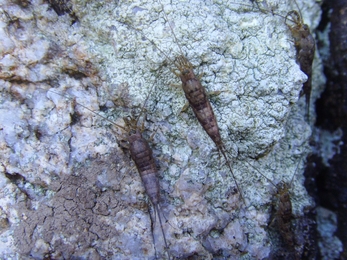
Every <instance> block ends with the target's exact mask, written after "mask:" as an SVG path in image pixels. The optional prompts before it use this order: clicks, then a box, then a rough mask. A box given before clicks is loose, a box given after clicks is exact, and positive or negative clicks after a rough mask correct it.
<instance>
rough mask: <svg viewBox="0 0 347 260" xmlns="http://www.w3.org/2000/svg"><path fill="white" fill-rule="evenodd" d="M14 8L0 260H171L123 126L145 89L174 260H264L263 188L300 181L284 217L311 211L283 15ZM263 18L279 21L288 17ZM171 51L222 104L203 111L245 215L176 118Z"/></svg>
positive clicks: (215, 5) (177, 7)
mask: <svg viewBox="0 0 347 260" xmlns="http://www.w3.org/2000/svg"><path fill="white" fill-rule="evenodd" d="M17 2H18V1H2V3H1V8H2V9H3V10H4V11H5V12H2V13H1V23H0V36H3V37H2V38H4V39H5V40H4V41H2V42H1V43H0V44H1V46H0V49H1V56H0V64H1V70H0V88H1V97H0V106H1V107H0V111H1V113H0V124H1V135H0V145H1V149H2V153H1V155H0V156H1V166H0V167H1V175H0V185H1V194H0V196H1V202H0V207H1V212H0V213H1V214H0V225H1V229H0V238H1V241H2V245H1V250H0V251H1V257H3V258H15V257H19V258H21V257H32V258H43V257H51V258H54V259H63V258H71V257H82V258H89V259H105V258H109V259H126V258H132V259H154V258H155V257H156V255H157V256H158V258H165V257H166V253H165V248H164V243H163V242H162V235H161V232H160V229H159V226H158V223H157V222H158V221H157V220H156V221H155V223H154V230H153V232H152V228H151V220H153V222H154V219H153V218H152V219H151V217H150V216H151V215H153V214H152V213H153V210H152V208H151V206H150V204H149V202H148V199H147V197H146V194H145V191H144V188H143V186H142V183H141V179H140V176H139V175H138V173H137V172H136V169H135V168H134V163H133V162H132V161H131V160H130V157H129V152H128V151H127V149H126V145H127V144H126V139H125V138H124V133H123V130H122V128H120V127H119V125H120V126H124V121H123V119H122V118H123V117H124V116H131V115H135V116H136V115H138V114H139V113H140V112H139V111H140V109H139V108H141V107H142V106H143V105H144V103H145V100H146V98H147V96H148V94H149V91H150V90H151V89H152V86H154V90H153V91H152V92H151V93H150V95H149V98H148V100H147V102H146V104H145V114H146V115H145V116H143V117H141V119H140V124H141V123H142V121H143V120H144V126H145V131H144V136H146V137H147V138H148V139H150V136H152V135H153V134H154V135H153V137H152V139H151V141H150V143H151V146H152V148H153V152H154V155H155V158H156V160H157V164H158V166H159V168H160V171H159V172H160V176H159V178H160V186H161V196H162V202H161V205H160V206H161V207H160V208H161V212H162V214H163V216H164V217H165V218H166V219H167V221H165V223H164V225H163V229H164V232H165V234H166V238H167V241H168V246H169V248H168V251H169V252H170V255H171V256H173V257H176V258H187V257H190V256H198V257H199V258H203V259H212V258H218V257H226V258H234V259H237V258H242V259H263V258H266V257H268V256H269V255H270V253H271V250H273V246H272V242H271V237H269V235H268V224H269V222H270V215H271V207H272V202H273V201H274V200H275V199H276V198H275V197H274V194H275V193H276V188H275V187H274V186H273V184H272V183H271V182H273V183H274V184H277V183H279V182H281V181H284V182H288V183H289V182H291V179H292V176H293V174H294V173H296V175H295V177H294V181H293V183H292V185H291V190H290V191H291V197H292V201H293V215H294V216H296V217H300V216H301V215H302V214H303V209H304V208H307V207H310V206H312V201H311V200H310V198H309V197H308V195H307V193H306V191H305V189H304V188H303V185H302V183H303V177H302V174H301V173H302V170H303V167H304V162H303V160H302V158H304V157H305V155H306V154H307V153H308V150H309V148H308V144H307V141H308V139H309V137H310V134H311V131H310V126H309V124H308V123H306V122H305V120H304V113H305V112H304V111H305V110H304V107H305V106H304V104H303V103H304V102H302V100H299V103H298V96H299V92H300V90H301V87H302V83H303V82H304V81H305V80H306V76H305V74H304V73H302V72H301V71H300V69H299V66H298V65H297V64H296V63H295V48H294V46H293V44H292V40H291V36H290V32H289V31H288V28H287V27H286V25H285V24H284V21H283V18H282V17H280V16H272V15H269V14H267V13H264V12H261V11H259V9H258V8H257V7H256V6H254V7H252V6H248V5H241V4H242V3H233V2H228V3H226V2H225V1H214V2H204V3H202V2H201V1H191V2H182V1H181V2H177V3H168V2H164V1H163V5H164V10H163V8H162V5H161V4H160V2H155V3H153V1H148V2H146V1H130V2H129V1H127V2H122V1H120V2H119V1H81V0H73V1H70V2H69V1H62V2H64V4H66V2H69V8H71V9H67V10H68V12H66V13H64V12H63V14H62V13H60V14H59V15H58V14H57V13H56V11H54V10H55V9H54V8H53V7H52V4H51V1H49V3H50V4H48V3H47V2H46V1H40V0H31V1H28V3H29V4H28V5H25V6H23V5H19V4H18V3H17ZM53 2H54V1H53ZM57 2H59V1H56V3H55V4H57ZM265 6H266V7H267V8H269V9H273V10H274V11H275V12H277V13H279V14H282V15H285V14H286V12H287V11H288V10H291V9H293V8H295V6H294V5H293V6H288V4H287V3H285V2H284V1H268V2H267V4H266V5H265ZM302 11H303V13H304V19H305V21H306V22H307V23H308V24H309V25H310V26H311V27H315V26H316V25H317V22H318V21H317V19H318V17H319V7H318V6H317V5H316V4H315V3H314V1H309V2H307V3H305V5H304V6H303V9H302ZM164 12H165V14H166V15H164ZM124 23H127V24H130V25H131V26H127V25H125V24H124ZM169 23H170V25H171V26H172V28H173V30H174V33H175V34H173V33H172V32H171V30H170V26H169ZM135 28H136V30H135ZM176 39H177V42H176ZM150 41H153V43H154V44H155V45H154V44H152V43H151V42H150ZM159 49H160V50H159ZM180 51H182V52H183V53H184V54H185V55H186V56H187V58H188V59H189V60H190V61H191V62H192V63H193V65H194V66H195V67H196V69H195V71H196V72H197V74H200V75H202V77H201V82H202V84H203V85H204V86H205V87H206V89H207V90H208V91H209V92H213V91H220V94H219V95H218V96H211V102H212V106H213V108H214V111H215V114H216V117H217V120H218V123H219V127H220V130H221V134H222V138H223V140H224V142H225V146H226V147H227V149H228V151H229V157H230V160H231V161H232V164H233V166H232V167H233V170H234V174H235V176H236V179H237V180H236V181H237V182H238V184H239V186H240V187H241V189H242V194H243V196H244V198H245V202H243V201H242V200H241V199H240V191H238V190H237V188H236V185H235V180H234V179H233V178H232V177H231V174H230V172H229V170H228V168H227V167H226V165H225V162H224V160H223V159H222V158H221V157H220V156H219V155H218V152H217V150H216V147H215V145H214V143H213V142H212V141H211V140H210V138H209V137H208V136H207V134H206V133H205V132H204V131H203V129H202V128H201V126H200V125H199V123H198V122H197V120H196V119H195V118H194V115H193V113H192V111H191V110H190V109H188V110H187V111H184V112H181V109H182V107H183V106H184V104H185V102H186V101H185V98H184V95H183V91H182V90H181V89H180V88H175V87H173V86H172V85H174V84H179V80H178V78H177V77H176V76H175V75H174V74H173V73H172V72H171V70H172V69H174V66H173V62H172V61H173V60H174V58H175V56H176V55H178V54H179V53H180ZM162 52H164V53H165V54H163V53H162ZM315 68H316V69H317V70H319V69H320V67H319V63H317V62H316V65H315ZM316 74H317V73H316ZM314 77H315V76H314ZM320 81H321V78H320V77H318V76H316V77H315V78H314V80H313V82H314V84H316V85H319V84H321V83H320ZM62 95H65V96H62ZM317 95H318V94H317V93H316V92H314V93H313V94H312V99H314V98H315V97H317ZM301 103H302V104H301ZM85 107H87V108H88V109H86V108H85ZM90 110H92V111H95V112H97V113H99V114H101V115H102V116H98V115H97V114H94V113H92V112H91V111H90ZM312 114H313V113H311V115H312ZM112 122H114V123H116V124H117V125H118V126H117V125H115V124H112ZM264 176H266V177H264ZM269 180H271V182H270V181H269ZM152 234H153V236H152ZM153 238H154V240H153ZM154 245H155V246H154Z"/></svg>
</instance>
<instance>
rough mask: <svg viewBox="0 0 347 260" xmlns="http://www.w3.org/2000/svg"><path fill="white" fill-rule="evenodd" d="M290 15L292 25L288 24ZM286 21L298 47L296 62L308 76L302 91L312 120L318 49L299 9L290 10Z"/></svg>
mask: <svg viewBox="0 0 347 260" xmlns="http://www.w3.org/2000/svg"><path fill="white" fill-rule="evenodd" d="M288 17H291V19H290V21H292V22H293V24H292V25H290V24H288V23H287V22H288V21H289V19H288ZM285 22H286V24H287V26H288V28H289V30H290V31H291V33H292V36H293V38H294V45H295V48H296V62H297V63H298V64H299V66H300V69H301V70H302V72H304V73H305V74H306V76H307V81H306V82H305V83H304V85H303V89H302V93H301V94H300V95H301V96H302V95H305V98H306V109H307V118H308V120H310V99H311V90H312V63H313V58H314V53H315V49H316V43H315V40H314V38H313V36H312V34H311V33H310V28H309V27H308V25H307V24H304V21H303V19H302V16H301V14H299V12H298V11H295V10H292V11H290V12H288V14H287V15H286V17H285Z"/></svg>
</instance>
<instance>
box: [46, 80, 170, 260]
mask: <svg viewBox="0 0 347 260" xmlns="http://www.w3.org/2000/svg"><path fill="white" fill-rule="evenodd" d="M153 86H154V85H153ZM49 92H52V93H55V94H57V95H61V96H64V97H65V95H62V94H60V93H57V92H55V91H52V90H50V91H49ZM150 93H151V91H150ZM148 97H149V95H148V96H147V98H146V100H145V102H144V105H143V107H142V109H141V114H142V112H143V110H144V106H145V104H146V102H147V100H148ZM75 102H76V101H75ZM76 104H78V105H79V106H82V107H83V108H85V109H86V110H88V111H90V112H92V113H93V114H96V115H98V116H100V117H101V118H103V119H104V120H106V121H108V122H110V123H111V124H113V125H115V126H116V127H118V128H121V129H122V130H124V131H126V133H127V136H126V141H127V142H128V145H129V151H130V156H131V158H132V160H133V161H134V163H135V165H136V168H137V171H138V173H139V174H140V177H141V180H142V183H143V186H144V188H145V191H146V193H147V195H148V197H149V199H150V201H151V203H152V205H153V209H154V219H155V218H156V216H158V219H159V224H160V229H161V232H162V234H163V238H164V243H165V247H166V251H167V255H168V258H169V259H170V253H169V251H168V245H167V241H166V236H165V232H164V229H163V224H162V220H161V216H160V213H161V211H160V206H159V202H160V185H159V180H158V170H157V167H156V164H155V160H154V157H153V151H152V149H151V147H150V145H149V144H148V141H147V140H146V139H145V138H144V137H143V135H142V132H143V131H144V124H142V126H141V127H139V126H138V121H139V119H140V117H141V114H140V115H139V116H138V118H137V119H134V118H130V119H129V118H123V120H124V121H125V123H126V127H123V126H121V125H118V124H116V123H114V122H112V121H111V120H109V119H108V118H106V117H104V116H102V115H100V114H98V113H96V112H95V111H93V110H91V109H89V108H88V107H86V106H84V105H82V104H80V103H78V102H76ZM152 225H153V220H152ZM152 234H153V231H152ZM153 240H154V235H153ZM155 250H156V249H155ZM156 254H157V252H156Z"/></svg>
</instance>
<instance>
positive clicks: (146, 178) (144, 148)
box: [129, 133, 159, 205]
mask: <svg viewBox="0 0 347 260" xmlns="http://www.w3.org/2000/svg"><path fill="white" fill-rule="evenodd" d="M129 143H130V154H131V158H132V159H133V161H134V162H135V165H136V168H137V171H138V172H139V174H140V176H141V179H142V182H143V185H144V187H145V190H146V193H147V195H148V196H149V198H150V200H151V201H152V203H153V204H154V205H157V204H158V203H159V181H158V176H157V167H156V165H155V162H154V158H153V155H152V149H151V148H150V147H149V144H148V142H147V141H146V140H145V139H144V138H143V137H142V136H141V134H140V133H136V134H134V135H132V136H130V137H129Z"/></svg>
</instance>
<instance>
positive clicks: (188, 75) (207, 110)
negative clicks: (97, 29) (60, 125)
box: [121, 4, 244, 201]
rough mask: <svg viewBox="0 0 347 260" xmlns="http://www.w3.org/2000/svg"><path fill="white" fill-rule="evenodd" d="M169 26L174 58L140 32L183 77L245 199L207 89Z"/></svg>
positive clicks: (190, 98)
mask: <svg viewBox="0 0 347 260" xmlns="http://www.w3.org/2000/svg"><path fill="white" fill-rule="evenodd" d="M161 6H162V9H163V10H164V6H163V5H162V4H161ZM164 15H165V19H166V20H167V21H169V19H168V17H167V15H166V13H165V11H164ZM121 23H122V24H124V25H125V26H127V27H129V28H131V29H133V30H135V31H137V32H139V30H137V29H136V28H134V27H133V26H132V25H130V24H128V23H124V22H121ZM169 26H170V30H171V32H172V34H173V37H174V41H175V43H176V44H177V46H178V48H179V50H180V54H179V55H178V56H177V57H176V58H175V59H174V60H172V59H171V58H169V57H168V55H167V54H166V53H165V52H164V51H163V50H161V49H160V48H159V47H158V46H157V45H156V44H155V43H154V42H153V41H152V40H151V39H149V38H147V36H146V35H144V33H142V32H140V33H141V34H142V35H143V37H144V38H145V39H147V40H148V41H150V42H151V43H152V44H153V45H154V46H155V47H156V48H157V49H158V50H159V52H160V53H162V54H163V55H164V56H165V57H166V58H167V59H168V60H169V61H170V63H172V64H173V65H174V66H175V69H173V70H172V72H173V73H174V74H175V75H176V76H177V77H179V78H180V79H181V82H182V88H183V91H184V93H185V97H186V99H187V100H188V102H189V105H190V107H191V108H192V110H193V112H194V115H195V116H196V118H197V119H198V121H199V123H200V125H201V126H202V127H203V129H204V130H205V132H206V133H207V134H208V135H209V137H210V138H211V139H212V141H213V142H214V143H215V145H216V146H217V149H218V151H219V152H221V153H222V155H223V157H224V159H225V160H226V163H227V166H228V168H229V170H230V172H231V174H232V177H233V179H234V181H235V184H236V187H237V189H238V190H239V192H240V197H241V199H242V200H243V201H244V197H243V195H242V192H241V188H240V187H239V185H238V183H237V180H236V177H235V175H234V172H233V170H232V167H231V163H230V160H229V158H228V156H227V149H226V148H225V145H224V143H223V140H222V138H221V135H220V132H219V127H218V123H217V119H216V116H215V114H214V111H213V109H212V106H211V103H210V101H209V99H208V95H207V92H206V89H205V88H204V87H203V86H202V84H201V82H200V79H199V77H198V76H197V75H195V73H194V71H193V65H192V63H190V62H189V60H188V59H187V57H186V56H185V55H184V54H183V51H182V49H181V46H180V45H179V43H178V40H177V37H176V35H175V33H174V30H173V28H172V27H171V24H170V23H169Z"/></svg>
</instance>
